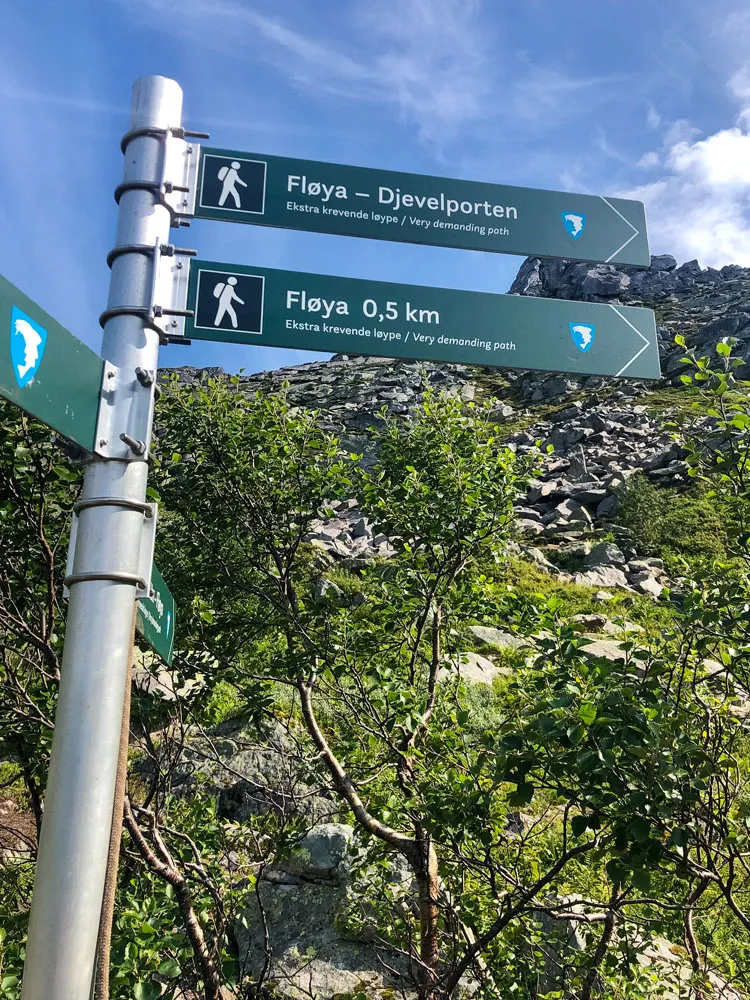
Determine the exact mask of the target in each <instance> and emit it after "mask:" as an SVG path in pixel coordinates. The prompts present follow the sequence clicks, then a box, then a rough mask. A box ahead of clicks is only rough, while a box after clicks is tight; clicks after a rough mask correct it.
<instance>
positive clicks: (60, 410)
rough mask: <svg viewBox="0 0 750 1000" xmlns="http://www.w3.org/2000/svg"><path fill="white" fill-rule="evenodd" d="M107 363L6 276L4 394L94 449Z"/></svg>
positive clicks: (0, 342) (1, 355)
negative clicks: (101, 391) (100, 393)
mask: <svg viewBox="0 0 750 1000" xmlns="http://www.w3.org/2000/svg"><path fill="white" fill-rule="evenodd" d="M103 365H104V362H103V361H102V359H101V358H100V357H99V355H98V354H96V353H95V352H94V351H92V350H91V349H90V348H89V347H87V346H86V345H85V344H83V343H81V341H80V340H77V339H76V338H75V337H74V336H73V334H72V333H70V332H69V331H68V330H66V329H65V327H64V326H61V325H60V324H59V323H58V322H57V321H56V320H54V319H53V318H52V317H51V316H50V315H49V313H46V312H45V311H44V310H43V309H41V308H40V307H39V306H38V305H37V304H36V302H33V301H32V300H31V299H30V298H28V296H26V295H24V294H23V292H22V291H20V290H19V289H18V288H16V287H15V285H12V284H11V283H10V282H9V281H6V279H5V278H3V277H2V276H0V396H4V397H5V398H6V399H9V400H10V401H11V402H12V403H16V404H17V405H18V406H20V407H22V408H23V409H24V410H26V411H27V413H30V414H31V415H32V416H34V417H37V418H38V419H39V420H41V421H43V422H44V423H45V424H49V426H50V427H53V428H54V429H55V430H56V431H58V432H59V433H60V434H62V435H64V436H65V437H67V438H70V439H71V440H72V441H76V442H77V443H78V444H80V445H81V446H82V447H84V448H87V449H88V450H89V451H93V448H94V437H95V433H96V421H97V415H98V411H99V392H100V390H101V386H102V369H103Z"/></svg>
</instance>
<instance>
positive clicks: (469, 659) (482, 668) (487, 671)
mask: <svg viewBox="0 0 750 1000" xmlns="http://www.w3.org/2000/svg"><path fill="white" fill-rule="evenodd" d="M445 659H446V661H447V663H448V665H447V666H445V667H441V668H440V673H439V675H438V676H439V679H440V680H441V681H448V680H451V679H452V678H454V677H455V676H456V674H458V675H459V676H460V677H461V680H463V681H467V682H468V683H469V684H492V682H493V681H494V680H495V678H496V677H500V676H502V675H504V674H505V675H508V674H511V673H512V671H511V670H509V669H508V668H507V667H498V666H496V665H495V663H493V661H492V660H490V659H489V658H488V657H486V656H482V655H481V653H456V654H454V655H453V656H447V657H446V658H445Z"/></svg>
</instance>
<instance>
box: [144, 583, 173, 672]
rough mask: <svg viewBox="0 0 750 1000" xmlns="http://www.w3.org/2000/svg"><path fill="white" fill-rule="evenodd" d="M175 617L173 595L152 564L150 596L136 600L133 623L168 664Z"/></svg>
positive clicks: (170, 659) (170, 660) (170, 657)
mask: <svg viewBox="0 0 750 1000" xmlns="http://www.w3.org/2000/svg"><path fill="white" fill-rule="evenodd" d="M175 618H176V606H175V600H174V597H173V596H172V594H171V592H170V590H169V587H167V585H166V583H165V582H164V577H163V576H162V575H161V573H160V572H159V570H158V569H157V568H156V566H154V567H153V568H152V570H151V597H144V598H142V599H141V600H140V601H138V604H137V608H136V620H135V623H136V628H137V629H138V631H139V632H140V633H141V635H142V636H143V638H144V639H145V640H146V642H147V643H148V644H149V645H150V646H151V648H152V649H153V650H154V651H155V652H156V653H158V654H159V656H160V657H161V658H162V660H164V662H165V663H166V664H169V665H171V663H172V651H173V649H174V627H175Z"/></svg>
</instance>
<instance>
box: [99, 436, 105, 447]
mask: <svg viewBox="0 0 750 1000" xmlns="http://www.w3.org/2000/svg"><path fill="white" fill-rule="evenodd" d="M106 443H107V439H106V438H99V447H100V448H103V447H104V445H105V444H106Z"/></svg>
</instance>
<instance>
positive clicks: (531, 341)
mask: <svg viewBox="0 0 750 1000" xmlns="http://www.w3.org/2000/svg"><path fill="white" fill-rule="evenodd" d="M188 306H189V307H190V308H191V309H192V310H194V316H193V318H192V319H190V320H189V321H188V326H187V328H186V334H187V336H189V337H193V338H195V339H197V340H218V341H228V342H231V343H239V344H254V345H258V346H263V347H292V348H298V349H301V350H306V351H325V352H332V353H335V352H342V353H352V354H379V355H382V356H384V357H400V358H420V359H424V360H426V361H452V362H458V363H462V364H474V365H491V366H495V367H499V368H531V369H538V370H541V371H559V372H573V373H578V374H586V375H621V376H624V377H626V378H639V379H655V378H659V377H660V374H661V373H660V370H659V352H658V349H657V343H656V325H655V322H654V314H653V312H652V311H651V310H650V309H641V308H636V307H632V306H619V305H618V306H615V305H606V304H601V303H594V302H569V301H566V300H562V299H541V298H531V297H527V296H520V295H495V294H492V293H489V292H463V291H456V290H454V289H450V288H431V287H426V286H420V285H402V284H393V283H390V282H385V281H365V280H361V279H359V278H336V277H331V276H329V275H322V274H307V273H304V272H299V271H279V270H274V269H271V268H267V267H246V266H243V265H237V264H220V263H215V262H213V261H201V260H197V261H193V262H192V264H191V270H190V285H189V291H188Z"/></svg>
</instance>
